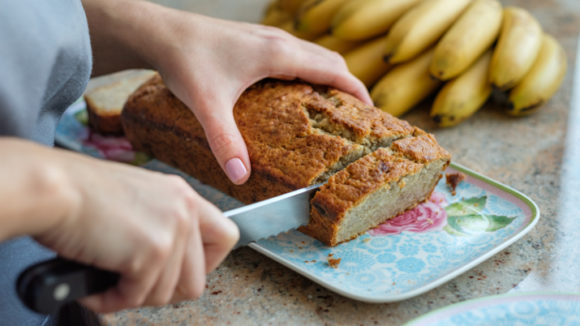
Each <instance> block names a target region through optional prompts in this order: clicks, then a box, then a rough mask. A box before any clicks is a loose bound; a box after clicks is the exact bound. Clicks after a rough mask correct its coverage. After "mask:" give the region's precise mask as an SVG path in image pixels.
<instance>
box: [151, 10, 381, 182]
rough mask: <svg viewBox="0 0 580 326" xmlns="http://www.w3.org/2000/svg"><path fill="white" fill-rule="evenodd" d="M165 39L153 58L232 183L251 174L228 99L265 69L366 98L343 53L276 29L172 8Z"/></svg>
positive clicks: (233, 99) (262, 75) (269, 73)
mask: <svg viewBox="0 0 580 326" xmlns="http://www.w3.org/2000/svg"><path fill="white" fill-rule="evenodd" d="M168 15H170V16H171V19H170V20H171V21H172V22H173V26H172V28H173V30H174V31H173V33H171V34H170V36H169V37H168V39H169V41H170V42H171V46H167V49H168V51H167V52H165V53H164V55H163V59H162V60H159V64H158V65H157V67H158V70H159V71H160V73H161V75H162V76H163V79H164V80H165V82H166V83H167V85H168V87H169V88H170V89H171V91H172V92H173V93H174V94H175V95H176V96H177V97H178V98H179V99H180V100H181V101H183V102H184V103H185V104H186V105H187V106H188V107H189V108H190V109H191V110H192V111H193V112H194V114H195V115H196V117H197V118H198V119H199V121H200V122H201V124H202V126H203V128H204V130H205V133H206V135H207V139H208V141H209V144H210V146H211V149H212V152H213V153H214V155H215V156H216V158H217V161H218V163H219V164H220V166H221V167H222V169H223V170H224V171H225V172H226V174H227V175H228V177H229V179H230V180H231V181H232V182H234V183H235V184H242V183H244V182H245V181H246V180H247V179H248V178H249V176H250V169H251V164H250V159H249V157H248V152H247V148H246V144H245V143H244V141H243V139H242V136H241V134H240V132H239V131H238V128H237V126H236V123H235V121H234V117H233V113H232V110H233V107H234V104H235V103H236V101H237V100H238V98H239V97H240V95H241V94H242V92H243V91H244V90H245V89H247V88H248V87H249V86H251V85H252V84H254V83H255V82H257V81H259V80H261V79H263V78H266V77H277V78H281V79H295V78H300V79H304V80H307V81H310V82H313V83H317V84H324V85H330V86H334V87H336V88H339V89H342V90H345V91H347V92H350V93H352V94H354V95H355V96H357V97H359V98H360V99H361V100H363V101H365V102H366V103H369V104H370V103H371V100H370V97H369V95H368V93H367V91H366V89H365V87H364V85H363V84H362V83H361V82H360V81H359V80H357V79H356V78H355V77H354V76H353V75H351V74H350V73H349V72H348V69H347V67H346V64H345V63H344V60H343V59H342V57H341V56H340V55H338V54H336V53H334V52H331V51H328V50H326V49H324V48H322V47H319V46H316V45H314V44H312V43H309V42H305V41H303V40H299V39H297V38H295V37H294V36H292V35H290V34H288V33H286V32H283V31H281V30H279V29H275V28H271V27H268V26H259V25H254V24H246V23H238V22H228V21H223V20H218V19H214V18H209V17H203V16H199V15H194V14H183V13H181V12H170V13H168Z"/></svg>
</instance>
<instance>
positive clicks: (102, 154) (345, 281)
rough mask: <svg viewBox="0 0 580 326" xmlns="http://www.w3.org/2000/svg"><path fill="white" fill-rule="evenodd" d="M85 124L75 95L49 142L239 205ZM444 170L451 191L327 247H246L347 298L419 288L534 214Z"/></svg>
mask: <svg viewBox="0 0 580 326" xmlns="http://www.w3.org/2000/svg"><path fill="white" fill-rule="evenodd" d="M85 124H86V111H85V105H84V102H82V101H78V102H77V103H75V104H74V105H73V106H72V107H71V108H69V109H68V110H67V111H66V113H65V114H64V116H63V117H62V119H61V121H60V123H59V125H58V128H57V133H56V141H57V143H58V144H59V145H61V146H63V147H67V148H69V149H72V150H75V151H79V152H82V153H85V154H88V155H92V156H95V157H99V158H105V159H111V160H118V161H124V162H129V163H132V164H136V165H139V166H143V167H145V168H148V169H153V170H157V171H162V172H166V173H174V174H180V175H182V176H183V177H184V178H185V179H186V180H187V181H188V182H190V183H191V185H192V186H193V187H194V188H195V189H196V190H197V191H198V192H199V193H200V194H202V195H203V196H204V197H206V198H207V199H208V200H210V201H212V202H214V203H215V204H216V205H217V206H219V207H220V208H222V209H224V210H225V209H232V208H235V207H238V206H240V205H241V203H240V202H238V201H236V200H234V199H232V198H231V197H228V196H226V195H224V194H223V193H221V192H219V191H217V190H215V189H213V188H211V187H208V186H204V185H202V184H200V183H199V182H198V181H197V180H195V179H193V178H191V177H188V176H187V175H185V174H183V173H181V172H180V171H178V170H176V169H173V168H171V167H169V166H168V165H166V164H164V163H162V162H159V161H157V160H154V159H150V158H148V157H147V156H146V155H143V154H142V153H135V152H133V151H131V149H130V144H128V142H127V141H126V140H125V139H123V138H111V137H103V136H100V135H98V134H94V133H91V132H90V131H89V130H88V128H87V127H86V126H85ZM446 172H447V173H452V172H462V173H464V174H465V175H466V179H465V180H464V181H463V182H461V183H460V184H459V185H458V186H457V188H456V193H455V195H453V194H452V193H451V191H450V189H449V186H448V185H447V184H446V183H445V178H442V179H441V181H440V182H439V184H438V185H437V186H436V188H435V191H434V192H433V195H432V196H431V198H430V199H429V200H428V201H427V202H425V203H423V204H421V205H418V206H417V207H416V208H414V209H412V210H411V211H408V212H406V213H405V214H402V215H400V216H398V217H396V218H393V219H391V220H389V221H387V222H386V223H384V224H382V225H380V226H379V227H377V228H376V229H374V230H371V231H369V232H367V233H366V234H364V235H362V236H360V237H358V238H356V239H354V240H352V241H349V242H347V243H343V244H340V245H338V246H336V247H327V246H325V245H324V244H322V243H321V242H319V241H317V240H315V239H313V238H311V237H308V236H306V235H304V234H302V233H300V232H298V231H296V230H291V231H289V232H285V233H282V234H279V235H278V236H276V237H271V238H268V239H262V240H259V241H257V242H256V243H251V244H250V245H249V246H250V247H251V248H252V249H254V250H256V251H258V252H260V253H262V254H264V255H266V256H268V257H270V258H271V259H273V260H275V261H277V262H279V263H281V264H282V265H285V266H287V267H288V268H290V269H292V270H294V271H296V272H298V273H300V274H302V275H304V276H305V277H307V278H309V279H311V280H313V281H314V282H317V283H319V284H320V285H322V286H324V287H326V288H328V289H330V290H332V291H334V292H336V293H339V294H341V295H344V296H346V297H349V298H352V299H356V300H360V301H366V302H377V303H380V302H394V301H399V300H404V299H407V298H410V297H413V296H416V295H419V294H421V293H424V292H426V291H428V290H430V289H432V288H435V287H437V286H439V285H441V284H443V283H444V282H447V281H449V280H451V279H452V278H454V277H456V276H458V275H459V274H461V273H464V272H466V271H467V270H469V269H471V268H473V267H474V266H476V265H477V264H479V263H481V262H483V261H484V260H486V259H488V258H490V257H491V256H493V255H494V254H496V253H498V252H499V251H501V250H502V249H504V248H506V247H507V246H509V245H510V244H512V243H513V242H515V241H516V240H518V239H519V238H521V237H522V236H523V235H524V234H526V233H527V232H528V231H530V230H531V229H532V228H533V227H534V226H535V224H536V223H537V222H538V219H539V209H538V207H537V205H536V204H535V203H534V202H533V201H532V200H531V199H529V198H528V197H527V196H525V195H524V194H522V193H520V192H518V191H517V190H514V189H512V188H510V187H508V186H505V185H502V184H500V183H498V182H496V181H493V180H491V179H489V178H487V177H485V176H482V175H480V174H478V173H476V172H474V171H471V170H469V169H467V168H465V167H462V166H459V165H456V164H451V166H450V167H449V168H448V170H447V171H446Z"/></svg>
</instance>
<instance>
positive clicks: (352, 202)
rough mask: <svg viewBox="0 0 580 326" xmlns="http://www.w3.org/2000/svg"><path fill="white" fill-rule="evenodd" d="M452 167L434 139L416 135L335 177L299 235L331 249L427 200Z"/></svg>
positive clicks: (316, 198)
mask: <svg viewBox="0 0 580 326" xmlns="http://www.w3.org/2000/svg"><path fill="white" fill-rule="evenodd" d="M449 161H450V155H449V153H448V152H447V151H445V150H444V149H443V148H441V147H440V146H439V145H438V144H437V142H436V141H435V139H434V137H433V136H432V135H430V134H427V133H424V132H422V131H421V130H420V129H417V130H416V132H415V136H413V137H407V138H403V139H400V140H398V141H395V142H394V143H393V145H392V146H391V148H379V149H378V150H376V151H375V152H373V153H371V154H369V155H367V156H365V157H363V158H361V159H359V160H357V161H355V162H354V163H352V164H350V165H349V166H348V167H347V168H346V169H344V170H342V171H340V172H338V173H337V174H335V175H334V176H332V177H331V178H330V179H329V180H328V183H327V184H325V185H324V186H322V187H321V189H320V190H319V191H318V192H317V193H316V194H315V195H314V197H313V199H312V201H311V205H312V208H311V218H310V223H309V224H308V225H307V226H305V227H302V228H301V229H300V231H302V232H304V233H306V234H308V235H310V236H313V237H315V238H317V239H318V240H320V241H322V242H324V243H325V244H327V245H329V246H335V245H337V244H339V243H341V242H344V241H348V240H350V239H353V238H355V237H357V236H359V235H360V234H362V233H364V232H366V231H367V230H369V229H372V228H374V227H376V226H378V225H379V224H381V223H383V222H385V221H386V220H388V219H390V218H392V217H395V216H397V215H399V214H401V213H403V212H405V211H406V210H409V209H411V208H413V207H415V206H416V205H417V204H419V203H421V202H423V201H425V200H426V199H428V198H429V196H430V195H431V192H432V191H433V189H434V187H435V185H436V184H437V181H438V180H439V179H440V178H441V172H442V171H443V170H444V169H445V168H446V167H447V165H448V164H449Z"/></svg>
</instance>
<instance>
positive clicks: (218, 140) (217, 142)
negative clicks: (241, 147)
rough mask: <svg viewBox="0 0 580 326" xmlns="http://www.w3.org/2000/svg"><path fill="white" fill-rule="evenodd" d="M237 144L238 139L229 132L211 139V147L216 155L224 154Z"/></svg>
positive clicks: (221, 133)
mask: <svg viewBox="0 0 580 326" xmlns="http://www.w3.org/2000/svg"><path fill="white" fill-rule="evenodd" d="M235 142H236V137H235V136H234V135H233V134H231V133H227V132H220V133H217V134H215V135H213V136H212V137H211V138H210V146H211V148H212V149H213V150H214V152H216V155H220V154H224V153H225V152H226V151H228V150H229V148H230V147H232V145H233V144H235Z"/></svg>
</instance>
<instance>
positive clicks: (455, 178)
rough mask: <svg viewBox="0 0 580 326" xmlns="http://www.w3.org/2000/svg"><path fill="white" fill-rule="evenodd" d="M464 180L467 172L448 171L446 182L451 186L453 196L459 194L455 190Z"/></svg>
mask: <svg viewBox="0 0 580 326" xmlns="http://www.w3.org/2000/svg"><path fill="white" fill-rule="evenodd" d="M463 180H465V174H463V173H461V172H452V173H447V174H446V175H445V182H446V183H447V185H448V186H449V189H450V190H451V194H452V195H453V196H455V195H456V194H457V193H456V192H455V189H456V188H457V185H458V184H460V183H461V181H463Z"/></svg>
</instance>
